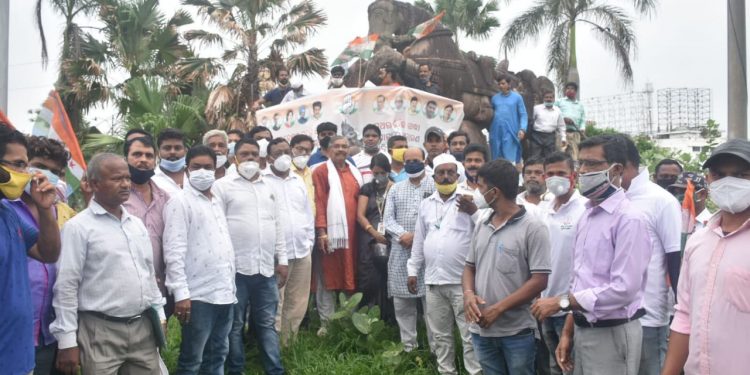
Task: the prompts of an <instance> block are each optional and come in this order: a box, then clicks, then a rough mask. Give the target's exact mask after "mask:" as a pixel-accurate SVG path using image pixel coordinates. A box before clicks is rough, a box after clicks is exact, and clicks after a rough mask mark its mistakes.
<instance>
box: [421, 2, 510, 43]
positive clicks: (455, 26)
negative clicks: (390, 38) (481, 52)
mask: <svg viewBox="0 0 750 375" xmlns="http://www.w3.org/2000/svg"><path fill="white" fill-rule="evenodd" d="M414 5H416V6H418V7H420V8H423V9H425V10H427V11H429V12H430V13H433V14H437V13H440V12H442V11H445V15H444V16H443V19H442V20H441V21H440V22H442V23H443V25H445V26H446V27H448V28H449V29H450V30H451V31H453V40H454V41H455V42H456V45H458V37H459V34H460V33H463V34H464V35H465V36H466V37H468V38H472V39H477V40H485V39H487V38H489V37H490V36H491V35H492V32H493V30H494V29H495V28H497V27H498V26H500V21H499V20H498V19H497V18H496V17H495V16H494V15H493V13H495V12H497V10H498V3H497V0H490V1H487V3H486V4H485V3H484V1H483V0H435V6H434V7H433V6H432V5H431V4H430V3H429V2H428V1H426V0H417V1H416V2H415V3H414Z"/></svg>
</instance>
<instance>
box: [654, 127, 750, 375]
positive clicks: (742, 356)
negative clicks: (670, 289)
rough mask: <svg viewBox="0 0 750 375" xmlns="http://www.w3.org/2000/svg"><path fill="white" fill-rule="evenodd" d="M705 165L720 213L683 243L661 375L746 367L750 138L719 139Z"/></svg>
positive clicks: (749, 359)
mask: <svg viewBox="0 0 750 375" xmlns="http://www.w3.org/2000/svg"><path fill="white" fill-rule="evenodd" d="M703 168H704V169H705V168H708V175H707V177H708V178H707V180H708V182H709V185H708V190H709V196H710V197H711V200H712V201H713V202H714V203H715V204H716V206H717V207H718V208H719V212H718V213H717V214H716V215H714V216H713V217H712V218H711V219H710V220H709V222H708V224H707V225H706V227H705V228H704V229H702V230H700V231H698V232H696V233H695V234H693V235H692V236H691V237H690V239H689V240H688V243H687V246H686V248H685V256H684V262H683V263H682V271H681V275H682V277H681V278H680V283H679V284H678V286H677V305H676V306H675V315H674V320H673V321H672V326H671V328H672V333H671V334H670V336H669V350H668V351H667V358H666V361H665V362H664V368H663V369H662V375H679V374H680V373H681V371H683V369H684V371H685V375H697V374H722V375H724V374H726V375H740V374H745V373H746V372H747V368H748V367H750V356H748V355H747V333H748V332H750V271H749V270H750V252H748V243H750V230H748V228H750V142H748V141H747V140H744V139H732V140H730V141H728V142H725V143H723V144H721V145H719V146H717V147H716V148H715V149H714V150H713V151H712V152H711V157H709V158H708V160H706V162H705V163H703Z"/></svg>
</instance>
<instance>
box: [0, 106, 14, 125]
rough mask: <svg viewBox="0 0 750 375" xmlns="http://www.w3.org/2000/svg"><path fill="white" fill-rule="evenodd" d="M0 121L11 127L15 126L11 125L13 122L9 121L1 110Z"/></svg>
mask: <svg viewBox="0 0 750 375" xmlns="http://www.w3.org/2000/svg"><path fill="white" fill-rule="evenodd" d="M0 122H4V123H5V124H6V125H8V126H10V128H11V129H15V127H13V124H11V123H10V120H9V119H8V117H6V116H5V113H3V111H2V110H0Z"/></svg>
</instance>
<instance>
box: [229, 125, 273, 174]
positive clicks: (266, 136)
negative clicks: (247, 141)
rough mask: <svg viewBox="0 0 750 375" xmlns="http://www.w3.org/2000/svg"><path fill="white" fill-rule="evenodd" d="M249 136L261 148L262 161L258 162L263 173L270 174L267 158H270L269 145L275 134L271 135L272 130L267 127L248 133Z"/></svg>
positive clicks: (257, 128)
mask: <svg viewBox="0 0 750 375" xmlns="http://www.w3.org/2000/svg"><path fill="white" fill-rule="evenodd" d="M247 136H248V137H250V138H252V139H254V140H255V141H256V142H258V147H259V148H260V159H259V160H258V163H259V164H260V170H261V172H264V173H265V172H268V173H270V171H269V170H268V164H267V163H266V158H267V157H268V143H269V142H271V140H272V139H273V133H271V130H270V129H268V128H266V127H265V126H256V127H254V128H252V129H250V131H249V132H247ZM235 168H236V167H235Z"/></svg>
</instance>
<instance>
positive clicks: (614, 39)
mask: <svg viewBox="0 0 750 375" xmlns="http://www.w3.org/2000/svg"><path fill="white" fill-rule="evenodd" d="M583 15H584V18H582V19H581V22H584V23H587V24H589V25H591V29H592V31H593V32H594V35H596V36H597V38H598V39H599V40H600V41H601V42H602V44H603V45H604V47H605V48H606V49H607V50H609V51H611V52H612V53H614V55H615V58H616V61H617V67H618V69H619V70H620V75H621V76H622V78H623V79H624V80H625V82H626V83H629V84H630V83H632V82H633V66H632V64H631V61H630V57H631V55H633V56H635V53H636V49H637V45H636V39H635V32H634V31H633V28H632V25H633V22H632V20H631V19H630V17H629V16H628V15H627V13H626V12H625V11H624V10H623V9H621V8H618V7H615V6H610V5H599V6H595V7H592V8H589V9H588V10H587V11H586V12H584V13H583Z"/></svg>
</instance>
